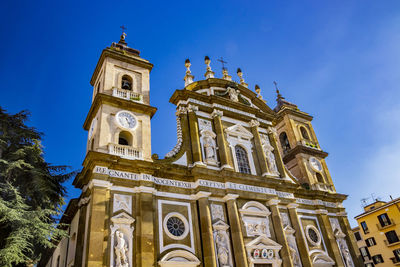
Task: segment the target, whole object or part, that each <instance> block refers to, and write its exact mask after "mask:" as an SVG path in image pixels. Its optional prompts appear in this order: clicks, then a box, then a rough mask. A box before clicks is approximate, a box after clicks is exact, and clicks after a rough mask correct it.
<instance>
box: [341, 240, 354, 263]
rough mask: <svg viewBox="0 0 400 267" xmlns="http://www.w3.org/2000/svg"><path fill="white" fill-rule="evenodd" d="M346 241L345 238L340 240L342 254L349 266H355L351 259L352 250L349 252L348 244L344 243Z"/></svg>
mask: <svg viewBox="0 0 400 267" xmlns="http://www.w3.org/2000/svg"><path fill="white" fill-rule="evenodd" d="M344 242H345V241H344V240H343V239H341V240H340V241H339V243H340V250H341V251H342V255H343V258H344V261H345V264H346V266H347V267H353V261H352V260H351V256H350V252H349V250H348V249H347V246H346V245H345V244H344Z"/></svg>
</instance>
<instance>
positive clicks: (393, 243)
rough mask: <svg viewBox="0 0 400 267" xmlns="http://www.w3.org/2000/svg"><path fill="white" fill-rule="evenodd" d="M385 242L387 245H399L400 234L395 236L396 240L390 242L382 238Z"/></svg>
mask: <svg viewBox="0 0 400 267" xmlns="http://www.w3.org/2000/svg"><path fill="white" fill-rule="evenodd" d="M383 242H385V245H386V246H388V247H391V246H394V245H399V244H400V236H397V241H396V242H392V243H390V242H389V241H388V240H383Z"/></svg>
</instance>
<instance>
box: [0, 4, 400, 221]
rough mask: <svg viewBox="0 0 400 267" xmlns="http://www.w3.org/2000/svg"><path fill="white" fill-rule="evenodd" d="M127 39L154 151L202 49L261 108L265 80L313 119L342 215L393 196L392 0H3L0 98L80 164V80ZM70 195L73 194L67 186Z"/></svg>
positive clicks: (85, 81)
mask: <svg viewBox="0 0 400 267" xmlns="http://www.w3.org/2000/svg"><path fill="white" fill-rule="evenodd" d="M121 25H126V26H127V28H128V30H127V33H128V36H127V41H128V44H129V45H130V46H131V47H134V48H136V49H139V50H140V51H141V52H142V53H141V56H142V57H144V58H146V59H148V60H150V61H151V62H152V63H153V64H154V69H153V71H152V73H151V104H152V105H153V106H156V107H157V108H158V112H157V113H156V115H155V116H154V118H153V119H152V148H153V153H158V154H159V155H160V156H163V155H165V154H166V153H167V152H168V151H169V150H170V149H171V148H172V147H173V146H174V144H175V142H176V125H175V117H174V110H175V108H174V106H173V105H172V104H170V103H169V102H168V100H169V97H170V96H171V95H172V93H173V92H174V90H175V89H181V88H183V80H182V79H183V76H184V74H185V68H184V60H185V59H186V58H190V59H191V62H192V72H193V74H194V75H195V79H196V80H197V79H203V74H204V72H205V65H204V63H203V59H204V56H205V55H208V56H209V57H210V58H211V59H212V63H211V64H212V67H213V69H214V71H216V72H217V75H218V76H219V77H220V76H221V73H220V64H217V63H218V62H217V61H216V59H217V58H218V57H221V56H222V57H224V59H226V61H228V65H227V67H228V69H229V71H230V74H232V76H236V75H235V70H236V68H237V67H240V68H241V69H242V70H243V73H244V77H245V79H246V82H248V83H249V87H250V88H254V85H255V84H259V85H260V87H261V89H262V94H263V96H264V98H265V99H266V100H267V104H269V105H270V106H271V107H274V105H275V93H274V89H273V83H272V82H273V81H274V80H276V81H277V82H278V84H279V87H280V88H281V91H282V93H283V95H284V96H285V97H286V99H288V100H289V101H292V102H293V103H296V104H297V105H298V106H299V108H300V109H301V110H303V111H306V112H308V113H310V114H311V115H313V116H314V121H313V125H314V129H315V131H316V133H317V136H318V138H319V141H320V144H321V146H322V148H323V149H324V150H325V151H327V152H329V153H330V155H329V156H328V158H327V163H328V167H329V169H330V172H331V175H332V177H333V180H334V183H335V185H336V189H337V191H338V192H340V193H344V194H348V195H349V198H348V200H346V201H345V207H346V208H347V211H348V213H349V217H350V221H351V223H352V225H354V224H355V221H354V220H353V219H352V218H353V217H354V216H355V215H357V214H359V213H360V212H361V207H360V199H361V198H365V197H370V196H371V194H372V193H373V194H375V196H377V197H382V199H383V200H388V199H389V195H392V196H393V197H399V196H400V194H399V186H400V179H399V177H400V175H399V173H398V170H397V167H398V166H399V165H400V160H399V158H400V135H399V132H400V101H399V97H400V90H398V87H399V85H400V74H399V70H400V46H399V44H400V2H399V1H265V0H264V1H196V2H189V1H182V2H178V1H159V2H154V1H92V2H90V3H89V2H86V1H63V2H61V1H49V2H44V1H18V2H16V1H6V2H4V3H2V8H1V9H0V36H1V42H0V58H1V60H0V81H1V85H2V86H1V94H0V105H1V106H2V107H3V108H4V109H6V110H8V111H9V112H10V113H16V112H18V111H20V110H22V109H28V110H30V111H31V113H32V116H31V120H30V122H29V124H30V125H32V126H35V127H37V128H38V129H39V130H40V131H42V132H44V133H45V137H44V141H43V145H44V149H45V157H46V159H47V160H48V161H49V162H52V163H54V164H67V165H70V166H72V168H73V169H80V168H81V163H82V161H83V159H84V154H85V146H86V138H87V133H86V132H85V131H84V130H83V128H82V125H83V122H84V119H85V117H86V114H87V112H88V110H89V108H90V104H91V95H92V88H91V86H90V84H89V80H90V77H91V75H92V72H93V70H94V68H95V65H96V63H97V60H98V57H99V55H100V53H101V51H102V49H103V48H105V47H106V46H109V45H110V44H111V42H113V41H118V39H119V35H120V28H119V27H120V26H121ZM69 189H70V190H69V195H70V197H76V196H77V195H78V193H79V191H78V190H76V189H73V188H72V187H71V186H69Z"/></svg>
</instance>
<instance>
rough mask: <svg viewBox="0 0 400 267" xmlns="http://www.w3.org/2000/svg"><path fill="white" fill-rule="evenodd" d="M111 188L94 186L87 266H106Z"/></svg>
mask: <svg viewBox="0 0 400 267" xmlns="http://www.w3.org/2000/svg"><path fill="white" fill-rule="evenodd" d="M109 198H110V191H109V188H106V187H97V186H93V188H92V194H91V201H90V212H89V213H90V215H89V216H90V217H89V218H90V220H89V227H88V237H87V238H88V246H87V252H86V255H87V256H86V257H87V258H86V259H87V260H85V261H86V263H84V265H85V264H86V265H87V266H104V265H105V263H106V261H107V258H106V255H107V253H106V249H107V242H108V227H107V221H108V212H107V208H108V204H109Z"/></svg>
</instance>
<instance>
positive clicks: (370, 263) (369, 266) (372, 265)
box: [365, 262, 374, 267]
mask: <svg viewBox="0 0 400 267" xmlns="http://www.w3.org/2000/svg"><path fill="white" fill-rule="evenodd" d="M365 266H366V267H374V264H373V263H372V262H369V263H366V264H365Z"/></svg>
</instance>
